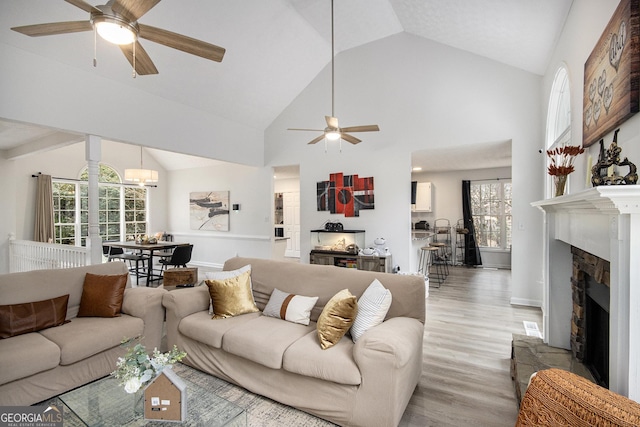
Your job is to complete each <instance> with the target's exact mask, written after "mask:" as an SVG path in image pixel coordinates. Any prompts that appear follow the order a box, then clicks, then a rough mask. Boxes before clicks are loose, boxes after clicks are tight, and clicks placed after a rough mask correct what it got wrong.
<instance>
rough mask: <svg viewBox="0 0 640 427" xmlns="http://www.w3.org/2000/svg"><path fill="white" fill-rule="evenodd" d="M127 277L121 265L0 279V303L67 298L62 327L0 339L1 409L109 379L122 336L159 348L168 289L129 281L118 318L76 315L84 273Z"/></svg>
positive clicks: (120, 349)
mask: <svg viewBox="0 0 640 427" xmlns="http://www.w3.org/2000/svg"><path fill="white" fill-rule="evenodd" d="M88 272H89V273H93V274H98V275H117V274H124V273H127V272H128V270H127V266H126V265H125V264H124V263H122V262H109V263H106V264H100V265H93V266H88V267H78V268H69V269H60V270H37V271H30V272H25V273H13V274H4V275H0V304H1V305H13V304H20V303H27V302H34V301H41V300H45V299H49V298H55V297H58V296H61V295H66V294H69V300H68V306H67V315H66V318H67V319H69V320H71V321H70V322H68V323H65V324H64V325H61V326H55V327H52V328H48V329H44V330H41V331H39V332H31V333H26V334H22V335H17V336H13V337H10V338H4V339H0V406H6V405H11V406H14V405H31V404H34V403H37V402H41V401H43V400H45V399H48V398H51V397H53V396H56V395H58V394H60V393H63V392H65V391H67V390H71V389H73V388H76V387H78V386H81V385H83V384H86V383H88V382H90V381H93V380H96V379H98V378H101V377H104V376H105V375H108V374H109V373H110V372H112V371H113V370H114V369H115V366H116V360H117V358H118V357H119V356H122V355H123V354H124V352H125V349H123V348H122V347H120V342H121V340H122V339H123V338H124V337H135V336H143V337H144V343H145V345H146V346H147V348H148V349H150V350H152V349H153V348H154V347H158V348H160V341H161V339H162V327H163V318H164V308H163V307H162V296H163V294H165V293H166V292H167V291H165V290H164V289H154V288H131V281H130V280H127V289H125V291H124V300H123V304H122V315H120V316H118V317H112V318H103V317H76V315H77V314H78V310H79V307H80V299H81V296H82V290H83V285H84V279H85V275H86V273H88Z"/></svg>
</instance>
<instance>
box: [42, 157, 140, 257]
mask: <svg viewBox="0 0 640 427" xmlns="http://www.w3.org/2000/svg"><path fill="white" fill-rule="evenodd" d="M88 179H89V177H88V171H87V169H86V168H85V169H84V170H83V171H82V173H81V174H80V180H81V181H87V180H88ZM98 181H99V184H98V197H99V199H98V225H99V228H100V237H102V240H125V239H126V238H127V236H128V237H130V238H133V236H135V235H138V234H146V232H147V223H146V221H147V213H146V207H147V189H146V188H145V187H139V186H136V187H133V186H129V185H124V184H122V183H121V179H120V176H119V175H118V173H117V172H116V171H115V170H114V169H113V168H111V167H109V166H106V165H100V168H99V177H98ZM53 192H54V218H55V236H56V243H63V244H71V245H79V246H86V239H87V237H88V235H89V186H88V184H87V183H85V182H75V181H73V182H72V181H64V180H57V179H54V180H53ZM122 230H124V232H123V231H122Z"/></svg>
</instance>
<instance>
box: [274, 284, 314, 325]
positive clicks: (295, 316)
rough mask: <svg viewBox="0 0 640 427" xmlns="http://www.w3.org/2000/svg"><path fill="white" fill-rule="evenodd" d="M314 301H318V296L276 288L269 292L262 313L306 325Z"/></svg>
mask: <svg viewBox="0 0 640 427" xmlns="http://www.w3.org/2000/svg"><path fill="white" fill-rule="evenodd" d="M316 302H318V297H304V296H301V295H294V294H288V293H286V292H282V291H281V290H279V289H277V288H276V289H274V290H273V292H272V293H271V297H270V298H269V302H268V303H267V306H266V307H265V308H264V311H263V314H264V315H265V316H270V317H275V318H278V319H282V320H287V321H289V322H293V323H300V324H301V325H308V324H309V321H310V317H311V310H312V309H313V306H315V305H316Z"/></svg>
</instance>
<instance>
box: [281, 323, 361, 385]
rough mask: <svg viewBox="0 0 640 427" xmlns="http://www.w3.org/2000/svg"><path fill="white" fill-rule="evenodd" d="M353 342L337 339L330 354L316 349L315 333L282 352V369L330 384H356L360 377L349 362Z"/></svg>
mask: <svg viewBox="0 0 640 427" xmlns="http://www.w3.org/2000/svg"><path fill="white" fill-rule="evenodd" d="M353 345H354V344H353V342H352V341H351V340H346V339H345V340H340V342H338V344H336V345H335V346H333V348H332V349H331V351H323V350H322V349H321V348H320V343H319V341H318V336H317V334H316V333H315V332H311V333H308V334H307V335H305V336H304V337H302V338H300V339H299V340H297V341H296V342H294V343H293V344H291V346H290V347H289V348H288V349H287V350H286V351H285V352H284V358H283V361H282V368H283V369H284V370H285V371H289V372H292V373H294V374H300V375H304V376H306V377H313V378H318V379H321V380H326V381H332V382H334V383H338V384H346V385H360V382H361V379H362V376H361V375H360V370H359V369H358V365H356V362H355V361H354V360H353Z"/></svg>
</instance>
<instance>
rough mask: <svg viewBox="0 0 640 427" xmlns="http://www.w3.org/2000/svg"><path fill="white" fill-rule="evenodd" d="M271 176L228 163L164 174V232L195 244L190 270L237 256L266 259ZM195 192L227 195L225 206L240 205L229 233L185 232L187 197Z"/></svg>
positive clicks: (232, 215) (270, 228)
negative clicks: (223, 192)
mask: <svg viewBox="0 0 640 427" xmlns="http://www.w3.org/2000/svg"><path fill="white" fill-rule="evenodd" d="M272 173H273V172H272V171H271V168H257V167H253V166H243V165H237V164H232V163H228V164H224V165H220V166H216V167H212V168H197V169H185V170H179V171H171V172H170V173H169V177H168V191H169V194H171V199H170V202H169V203H168V205H167V213H168V229H169V231H170V232H171V233H172V234H173V235H174V239H175V240H176V241H181V242H190V243H193V244H194V247H193V255H192V264H194V265H202V266H208V267H215V268H218V267H221V266H222V264H223V263H224V261H225V260H227V259H228V258H231V257H234V256H237V255H239V256H244V257H258V258H269V257H270V256H271V245H272V238H271V236H272V235H273V226H272V224H271V222H272V220H273V214H272V213H271V210H272V207H273V192H272V191H271V177H272ZM196 191H229V203H230V204H234V203H237V204H240V210H239V211H238V212H231V213H230V217H229V231H228V232H225V231H201V230H191V229H190V225H189V193H191V192H196Z"/></svg>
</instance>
